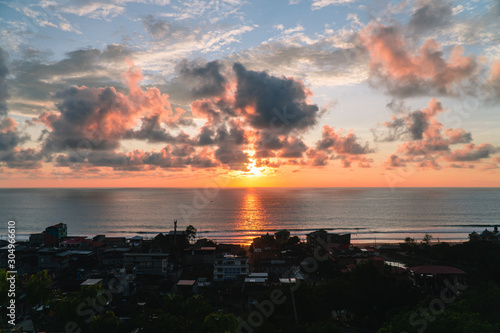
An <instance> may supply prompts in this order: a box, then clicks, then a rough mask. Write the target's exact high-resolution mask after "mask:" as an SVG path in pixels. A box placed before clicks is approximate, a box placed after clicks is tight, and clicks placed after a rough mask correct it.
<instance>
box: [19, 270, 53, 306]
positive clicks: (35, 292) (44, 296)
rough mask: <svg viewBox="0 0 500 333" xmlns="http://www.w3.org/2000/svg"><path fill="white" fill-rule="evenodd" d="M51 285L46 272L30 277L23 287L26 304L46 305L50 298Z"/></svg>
mask: <svg viewBox="0 0 500 333" xmlns="http://www.w3.org/2000/svg"><path fill="white" fill-rule="evenodd" d="M51 285H52V282H51V279H50V276H49V275H48V274H47V271H46V270H45V271H41V272H38V273H36V274H33V275H31V276H30V278H29V280H28V282H27V283H26V285H25V286H24V292H25V293H26V302H27V303H28V304H29V305H30V306H35V305H39V304H47V302H48V301H49V299H50V297H51V296H52V289H51V288H50V286H51Z"/></svg>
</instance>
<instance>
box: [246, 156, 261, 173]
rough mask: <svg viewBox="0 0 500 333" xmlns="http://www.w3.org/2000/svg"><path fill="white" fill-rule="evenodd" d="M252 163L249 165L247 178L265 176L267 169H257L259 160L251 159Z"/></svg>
mask: <svg viewBox="0 0 500 333" xmlns="http://www.w3.org/2000/svg"><path fill="white" fill-rule="evenodd" d="M250 161H251V162H252V163H250V164H249V165H248V171H246V172H245V176H247V177H261V176H263V175H264V171H265V167H260V168H258V167H257V160H255V159H253V158H251V159H250Z"/></svg>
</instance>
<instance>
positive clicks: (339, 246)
mask: <svg viewBox="0 0 500 333" xmlns="http://www.w3.org/2000/svg"><path fill="white" fill-rule="evenodd" d="M306 240H307V245H309V247H310V248H313V249H314V248H316V247H317V246H320V247H324V246H327V247H328V249H335V250H346V249H348V248H349V246H350V244H351V234H335V233H328V232H327V231H326V230H317V231H313V232H311V233H309V234H307V236H306ZM325 250H326V249H325Z"/></svg>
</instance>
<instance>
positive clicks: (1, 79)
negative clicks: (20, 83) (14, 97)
mask: <svg viewBox="0 0 500 333" xmlns="http://www.w3.org/2000/svg"><path fill="white" fill-rule="evenodd" d="M8 57H9V56H8V54H7V52H6V51H4V49H3V48H2V47H0V117H3V116H6V115H7V111H8V108H7V99H8V98H9V97H10V96H9V91H8V89H7V75H9V69H8V67H7V59H8Z"/></svg>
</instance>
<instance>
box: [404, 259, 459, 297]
mask: <svg viewBox="0 0 500 333" xmlns="http://www.w3.org/2000/svg"><path fill="white" fill-rule="evenodd" d="M408 271H409V277H410V280H412V281H413V283H414V284H415V285H418V286H420V287H422V288H424V289H427V290H429V291H430V292H431V293H432V294H435V295H438V294H439V293H440V292H441V291H443V290H444V289H445V288H446V287H448V286H449V285H450V284H451V285H454V286H456V287H457V289H458V290H460V289H461V288H460V286H461V285H463V283H464V280H465V274H466V273H465V272H464V271H462V270H461V269H458V268H455V267H451V266H433V265H426V266H415V267H408Z"/></svg>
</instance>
